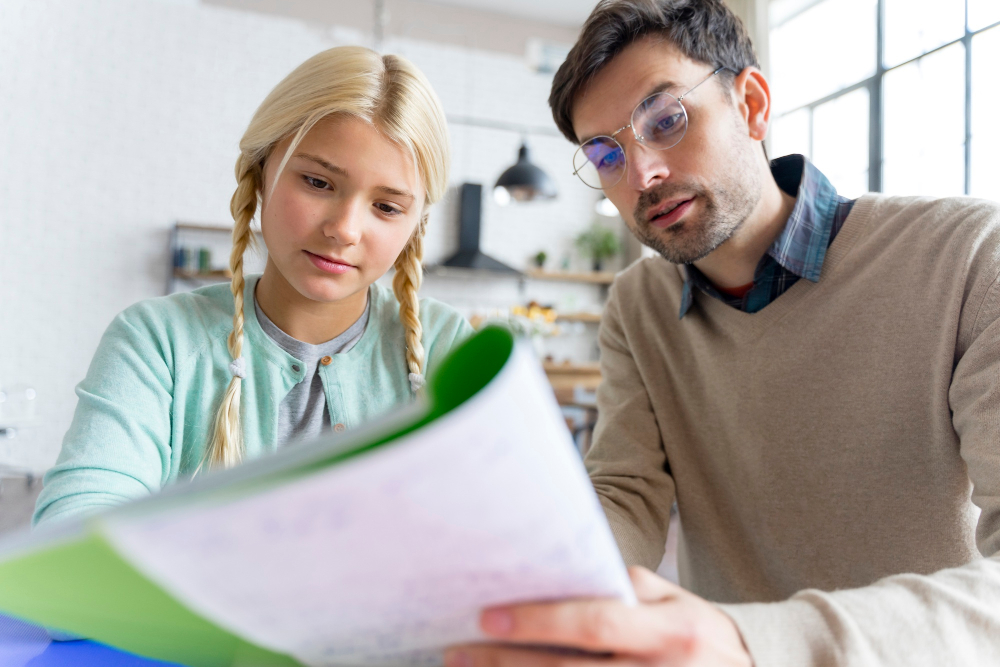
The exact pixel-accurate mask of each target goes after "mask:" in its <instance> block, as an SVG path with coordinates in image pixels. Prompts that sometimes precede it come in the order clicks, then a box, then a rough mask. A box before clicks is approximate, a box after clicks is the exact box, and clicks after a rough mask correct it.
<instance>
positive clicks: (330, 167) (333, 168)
mask: <svg viewBox="0 0 1000 667" xmlns="http://www.w3.org/2000/svg"><path fill="white" fill-rule="evenodd" d="M295 157H300V158H302V159H304V160H311V161H313V162H315V163H316V164H318V165H320V166H321V167H323V168H324V169H326V170H327V171H329V172H330V173H333V174H337V175H338V176H343V177H345V178H346V177H347V176H348V174H347V170H346V169H344V168H343V167H338V166H337V165H335V164H332V163H330V162H328V161H326V160H324V159H323V158H321V157H319V156H318V155H310V154H309V153H296V154H295ZM375 189H376V190H378V191H379V192H384V193H385V194H387V195H392V196H394V197H402V198H404V199H409V200H411V201H412V200H414V199H416V197H414V196H413V193H412V192H409V191H408V190H399V189H397V188H390V187H389V186H388V185H378V186H375Z"/></svg>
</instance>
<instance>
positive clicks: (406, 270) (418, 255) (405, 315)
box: [392, 213, 428, 392]
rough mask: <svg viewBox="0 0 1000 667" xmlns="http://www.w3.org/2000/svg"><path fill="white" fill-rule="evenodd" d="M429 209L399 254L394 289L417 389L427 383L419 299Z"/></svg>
mask: <svg viewBox="0 0 1000 667" xmlns="http://www.w3.org/2000/svg"><path fill="white" fill-rule="evenodd" d="M427 217H428V213H424V214H423V216H421V218H420V224H419V225H417V229H416V230H415V231H414V233H413V236H411V237H410V240H409V241H408V242H407V244H406V247H405V248H403V252H401V253H399V257H397V258H396V264H395V269H396V275H395V276H393V278H392V291H393V292H395V294H396V300H397V301H399V320H400V322H402V323H403V328H404V329H405V330H406V365H407V367H408V368H409V369H410V375H409V379H410V388H411V389H412V390H413V391H414V392H416V391H417V390H418V389H420V388H421V387H422V386H423V385H424V345H423V343H422V342H421V340H420V339H421V337H422V336H423V326H422V325H421V324H420V301H419V300H418V299H417V290H418V289H420V283H421V281H422V280H423V265H422V261H423V259H424V230H425V229H426V228H427Z"/></svg>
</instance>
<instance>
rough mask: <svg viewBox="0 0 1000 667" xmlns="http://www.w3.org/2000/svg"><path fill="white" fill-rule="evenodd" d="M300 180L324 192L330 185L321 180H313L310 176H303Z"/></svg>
mask: <svg viewBox="0 0 1000 667" xmlns="http://www.w3.org/2000/svg"><path fill="white" fill-rule="evenodd" d="M302 178H304V179H305V181H306V183H308V184H309V185H311V186H313V187H314V188H316V189H317V190H326V189H328V188H329V187H330V184H329V183H327V182H326V181H324V180H323V179H321V178H314V177H312V176H303V177H302Z"/></svg>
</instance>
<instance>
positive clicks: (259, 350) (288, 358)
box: [227, 274, 395, 383]
mask: <svg viewBox="0 0 1000 667" xmlns="http://www.w3.org/2000/svg"><path fill="white" fill-rule="evenodd" d="M258 280H260V275H259V274H256V275H252V276H247V279H246V284H245V285H244V288H243V303H244V308H243V330H244V333H245V335H246V336H247V342H248V343H249V347H250V349H249V350H248V349H247V348H246V345H245V346H244V350H243V355H244V356H247V357H250V358H251V359H253V358H254V357H257V356H260V357H263V358H264V359H265V360H266V361H268V362H270V363H272V364H274V365H275V366H277V367H278V368H280V369H281V371H282V374H283V375H286V376H287V377H288V378H290V379H291V381H292V382H293V383H295V382H299V381H300V380H302V379H303V377H304V373H305V370H304V368H303V366H302V365H301V360H300V359H296V358H295V357H293V356H292V355H291V354H289V353H288V352H286V351H285V350H283V349H281V346H279V345H278V344H277V343H276V342H274V341H273V340H272V339H271V337H270V336H268V335H267V333H266V332H265V331H264V329H263V328H261V325H260V322H258V321H257V313H256V311H255V309H254V308H253V302H254V301H253V299H254V288H255V287H256V286H257V281H258ZM387 293H388V290H387V289H386V288H385V287H383V286H382V285H379V284H378V283H372V285H371V287H370V289H369V292H368V307H369V308H370V311H369V314H368V323H367V325H366V326H365V330H364V332H363V333H362V334H361V338H360V339H359V340H358V342H357V343H355V345H354V347H352V348H351V349H350V350H348V351H347V352H342V353H341V354H338V355H336V356H335V357H334V359H333V360H334V362H340V363H349V362H350V361H353V360H354V359H356V358H358V357H363V356H366V355H369V354H370V353H371V351H372V349H373V348H374V347H375V345H376V343H377V342H378V340H379V338H380V337H381V335H382V325H383V323H384V322H383V320H385V318H386V317H387V316H388V315H389V314H390V312H391V309H390V308H389V306H390V305H391V304H389V296H388V294H387ZM392 301H395V298H394V297H393V298H392ZM247 305H249V306H250V307H246V306H247ZM227 335H228V333H227ZM293 366H298V367H299V370H298V371H294V370H292V367H293Z"/></svg>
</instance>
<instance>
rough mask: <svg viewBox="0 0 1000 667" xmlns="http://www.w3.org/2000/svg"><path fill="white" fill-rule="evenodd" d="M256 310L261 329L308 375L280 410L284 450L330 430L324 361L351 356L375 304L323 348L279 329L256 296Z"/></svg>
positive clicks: (279, 437) (369, 302) (281, 443)
mask: <svg viewBox="0 0 1000 667" xmlns="http://www.w3.org/2000/svg"><path fill="white" fill-rule="evenodd" d="M253 306H254V310H255V311H256V312H257V321H258V322H260V328H261V329H263V330H264V333H266V334H267V335H268V337H269V338H270V339H271V340H273V341H274V342H275V343H277V344H278V346H279V347H280V348H281V349H283V350H284V351H285V352H287V353H288V354H290V355H292V356H293V357H295V358H296V359H298V360H299V361H301V362H302V365H303V369H302V370H304V371H305V379H303V380H302V381H301V382H299V383H298V384H297V385H295V386H294V387H292V390H291V391H290V392H288V395H287V396H285V398H284V400H283V401H281V405H279V406H278V446H279V447H281V446H283V445H285V444H287V443H289V442H291V441H293V440H303V439H308V438H315V437H317V436H319V435H320V434H321V433H322V432H323V431H325V430H326V429H328V428H330V411H329V410H328V409H327V405H326V392H325V391H323V379H322V378H321V377H320V375H319V365H320V360H321V359H322V358H323V357H326V356H332V355H334V354H340V353H341V352H347V351H348V350H350V349H351V348H352V347H354V346H355V344H357V342H358V341H359V340H361V336H362V335H363V334H364V333H365V326H367V324H368V311H369V310H370V308H371V300H370V299H369V300H368V304H367V305H366V306H365V312H364V313H362V314H361V317H359V318H358V321H357V322H355V323H354V324H352V325H351V326H350V327H348V329H347V331H345V332H344V333H342V334H340V335H339V336H337V337H336V338H334V339H333V340H329V341H327V342H325V343H320V344H319V345H310V344H309V343H303V342H302V341H300V340H297V339H295V338H292V337H291V336H289V335H288V334H286V333H285V332H284V331H282V330H281V329H279V328H278V327H277V325H275V324H274V322H272V321H271V320H270V319H268V317H267V315H265V314H264V311H263V310H261V309H260V304H259V303H257V298H256V296H255V297H254V300H253Z"/></svg>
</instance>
